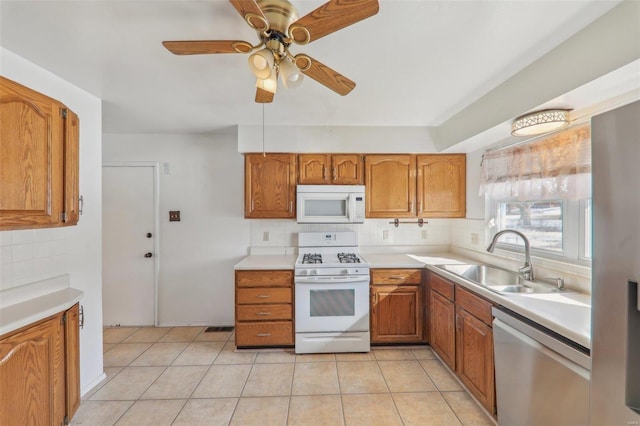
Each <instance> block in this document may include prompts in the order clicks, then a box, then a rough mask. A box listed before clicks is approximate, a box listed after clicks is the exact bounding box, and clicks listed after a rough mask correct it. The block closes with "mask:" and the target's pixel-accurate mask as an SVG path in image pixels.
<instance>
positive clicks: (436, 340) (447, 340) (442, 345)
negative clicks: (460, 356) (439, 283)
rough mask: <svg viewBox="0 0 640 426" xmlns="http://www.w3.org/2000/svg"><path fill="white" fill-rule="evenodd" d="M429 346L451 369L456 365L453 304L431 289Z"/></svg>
mask: <svg viewBox="0 0 640 426" xmlns="http://www.w3.org/2000/svg"><path fill="white" fill-rule="evenodd" d="M430 308H431V309H430V311H431V314H430V320H431V321H430V326H431V333H430V337H431V342H430V343H431V347H433V349H434V350H435V351H436V352H437V353H438V355H440V357H441V358H442V360H443V361H444V362H446V363H447V365H448V366H449V367H451V369H452V370H454V369H455V365H456V340H455V325H454V322H455V306H454V304H453V302H451V301H450V300H447V299H446V298H445V297H443V296H441V295H440V294H439V293H438V292H436V291H431V306H430Z"/></svg>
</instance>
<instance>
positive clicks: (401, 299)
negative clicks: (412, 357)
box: [370, 269, 425, 343]
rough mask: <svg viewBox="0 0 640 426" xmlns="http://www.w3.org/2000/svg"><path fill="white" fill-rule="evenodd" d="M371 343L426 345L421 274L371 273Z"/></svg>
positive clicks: (413, 271)
mask: <svg viewBox="0 0 640 426" xmlns="http://www.w3.org/2000/svg"><path fill="white" fill-rule="evenodd" d="M371 283H372V284H371V288H370V290H371V312H370V314H371V342H372V343H413V342H422V341H424V331H423V324H424V322H425V321H424V306H423V294H422V292H423V289H422V287H423V286H422V270H420V269H373V270H372V271H371Z"/></svg>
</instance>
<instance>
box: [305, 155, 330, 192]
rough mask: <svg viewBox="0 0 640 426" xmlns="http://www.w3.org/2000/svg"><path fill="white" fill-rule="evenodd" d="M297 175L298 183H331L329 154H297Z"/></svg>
mask: <svg viewBox="0 0 640 426" xmlns="http://www.w3.org/2000/svg"><path fill="white" fill-rule="evenodd" d="M298 176H299V177H298V183H300V184H303V185H323V184H328V183H331V155H330V154H300V155H298Z"/></svg>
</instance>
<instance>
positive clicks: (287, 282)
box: [236, 271, 293, 287]
mask: <svg viewBox="0 0 640 426" xmlns="http://www.w3.org/2000/svg"><path fill="white" fill-rule="evenodd" d="M292 282H293V271H236V285H237V286H238V287H291V283H292Z"/></svg>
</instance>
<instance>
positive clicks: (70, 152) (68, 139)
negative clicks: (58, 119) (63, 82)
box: [64, 109, 80, 226]
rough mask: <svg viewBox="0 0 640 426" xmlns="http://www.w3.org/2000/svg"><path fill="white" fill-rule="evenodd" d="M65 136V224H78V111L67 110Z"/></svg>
mask: <svg viewBox="0 0 640 426" xmlns="http://www.w3.org/2000/svg"><path fill="white" fill-rule="evenodd" d="M65 115H66V117H65V123H64V128H65V132H64V133H65V138H64V212H65V217H64V225H65V226H70V225H77V224H78V220H79V218H80V213H79V204H78V203H79V199H80V187H79V182H78V176H79V175H80V152H79V151H80V120H79V119H78V116H77V115H76V113H74V112H73V111H71V110H70V109H67V110H66V114H65Z"/></svg>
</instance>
